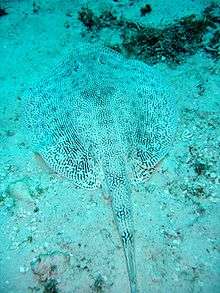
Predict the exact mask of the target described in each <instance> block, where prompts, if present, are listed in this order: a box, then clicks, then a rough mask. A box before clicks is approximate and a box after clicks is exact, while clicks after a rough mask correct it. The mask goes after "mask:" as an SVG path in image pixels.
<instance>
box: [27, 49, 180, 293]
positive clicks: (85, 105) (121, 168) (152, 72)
mask: <svg viewBox="0 0 220 293" xmlns="http://www.w3.org/2000/svg"><path fill="white" fill-rule="evenodd" d="M24 112H25V125H26V127H27V128H28V130H29V132H28V133H29V138H30V140H31V143H32V145H33V149H34V150H35V151H37V152H38V153H39V154H40V155H41V156H42V157H43V159H44V160H45V162H46V163H47V164H48V165H49V166H50V168H52V169H53V170H54V172H56V173H58V174H59V175H61V176H62V177H65V178H67V179H69V180H71V181H72V182H73V184H74V185H75V186H77V187H81V188H87V189H96V188H100V187H102V188H103V189H104V190H105V192H107V193H108V194H109V196H110V198H111V205H112V210H113V214H114V218H115V223H116V225H117V228H118V232H119V235H120V238H121V241H122V244H123V249H124V255H125V260H126V265H127V271H128V278H129V283H130V291H131V292H132V293H135V292H137V278H136V262H135V248H134V227H133V226H134V224H133V213H132V210H133V207H132V198H131V197H132V194H133V193H132V192H133V191H132V190H133V187H134V184H135V183H137V182H141V181H145V180H147V179H148V178H149V177H150V175H151V174H152V173H153V172H154V170H155V169H156V167H157V165H158V164H159V163H160V161H161V160H162V159H163V158H164V157H165V156H166V154H167V153H168V152H169V149H170V147H171V145H172V141H173V139H174V136H175V131H176V126H177V109H176V99H175V91H174V89H173V87H172V85H171V84H170V83H169V81H168V80H167V78H166V77H165V75H164V74H163V73H162V72H160V71H158V70H157V69H155V68H153V67H150V66H148V65H146V64H144V63H142V62H140V61H135V60H131V59H129V60H128V59H126V58H125V57H123V56H122V55H120V54H118V53H116V52H114V51H112V50H110V49H107V48H104V47H102V46H97V45H89V44H81V45H79V46H76V47H75V48H74V50H72V51H71V52H69V53H68V54H67V55H66V56H65V57H64V58H63V59H62V61H61V62H59V64H58V65H57V66H55V67H54V68H52V69H51V70H50V71H49V72H48V73H47V74H46V75H45V78H44V79H42V80H41V81H39V83H38V84H37V85H35V86H33V87H31V88H30V89H29V90H28V91H27V92H26V94H25V111H24Z"/></svg>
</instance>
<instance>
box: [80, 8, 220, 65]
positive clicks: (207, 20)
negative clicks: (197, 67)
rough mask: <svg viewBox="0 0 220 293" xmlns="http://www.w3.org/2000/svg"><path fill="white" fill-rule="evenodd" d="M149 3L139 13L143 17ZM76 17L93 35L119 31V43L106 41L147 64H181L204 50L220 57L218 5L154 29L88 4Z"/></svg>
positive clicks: (219, 16)
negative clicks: (103, 30)
mask: <svg viewBox="0 0 220 293" xmlns="http://www.w3.org/2000/svg"><path fill="white" fill-rule="evenodd" d="M150 12H151V6H150V5H145V6H143V7H142V8H141V10H140V13H141V15H142V16H145V15H146V14H147V13H150ZM78 18H79V20H80V21H81V22H82V23H83V25H84V26H85V27H86V28H87V31H88V33H89V34H90V35H91V36H92V37H93V38H94V37H96V36H97V34H98V33H99V32H100V31H101V30H102V29H103V28H107V27H108V28H111V29H112V30H116V31H119V33H120V40H121V41H120V42H118V43H116V44H111V43H110V44H109V47H111V48H112V49H114V50H116V51H119V52H121V53H122V54H124V55H126V56H127V57H135V58H138V59H140V60H143V61H144V62H146V63H149V64H155V63H158V62H161V61H163V62H167V63H168V64H181V63H183V62H184V60H185V58H186V57H187V56H191V55H194V54H195V53H196V52H197V51H198V50H204V52H206V53H208V54H209V55H210V56H211V57H212V58H219V56H220V5H218V4H211V5H209V6H208V7H207V8H206V9H205V10H204V11H203V13H202V15H201V16H196V15H190V16H187V17H183V18H181V19H179V20H177V21H175V22H174V23H173V24H170V25H167V26H165V27H163V28H155V27H151V26H147V25H143V24H140V23H137V22H133V21H129V20H126V19H125V18H123V17H122V16H120V17H119V16H116V14H115V12H113V11H109V10H108V11H107V10H105V11H103V12H102V13H101V14H99V15H97V14H96V13H95V12H93V11H92V10H91V9H90V8H88V6H86V7H82V8H81V10H80V11H79V12H78Z"/></svg>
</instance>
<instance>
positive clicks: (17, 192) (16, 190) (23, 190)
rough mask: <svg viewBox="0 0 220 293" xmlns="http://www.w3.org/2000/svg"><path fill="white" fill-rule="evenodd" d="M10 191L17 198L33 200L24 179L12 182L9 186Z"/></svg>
mask: <svg viewBox="0 0 220 293" xmlns="http://www.w3.org/2000/svg"><path fill="white" fill-rule="evenodd" d="M8 193H9V195H10V196H11V197H12V198H14V199H15V200H32V197H31V193H30V190H29V187H28V185H27V184H26V183H25V182H23V181H17V182H15V183H12V184H11V185H10V186H9V187H8Z"/></svg>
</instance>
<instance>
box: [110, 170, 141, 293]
mask: <svg viewBox="0 0 220 293" xmlns="http://www.w3.org/2000/svg"><path fill="white" fill-rule="evenodd" d="M109 175H110V174H108V176H107V178H108V179H107V186H108V189H109V192H110V194H111V198H112V209H113V213H114V218H115V222H116V225H117V228H118V231H119V234H120V237H121V240H122V244H123V249H124V254H125V258H126V264H127V271H128V277H129V282H130V292H131V293H137V279H136V262H135V249H134V228H133V226H134V225H133V215H132V207H131V189H130V186H129V182H128V180H127V178H126V176H125V174H124V172H114V173H112V174H111V176H109Z"/></svg>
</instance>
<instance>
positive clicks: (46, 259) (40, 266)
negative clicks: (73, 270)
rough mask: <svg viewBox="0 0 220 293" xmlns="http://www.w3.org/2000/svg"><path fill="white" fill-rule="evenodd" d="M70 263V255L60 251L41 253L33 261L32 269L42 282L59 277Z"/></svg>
mask: <svg viewBox="0 0 220 293" xmlns="http://www.w3.org/2000/svg"><path fill="white" fill-rule="evenodd" d="M69 264H70V255H69V254H68V253H63V252H59V251H53V252H51V253H46V254H39V255H38V257H37V258H36V259H34V260H33V261H32V262H31V270H32V272H33V273H34V275H35V276H36V277H37V279H38V281H39V282H40V283H45V282H48V281H49V280H54V279H56V278H59V277H60V276H61V275H62V274H63V273H64V272H65V271H66V270H67V268H68V266H69Z"/></svg>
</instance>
